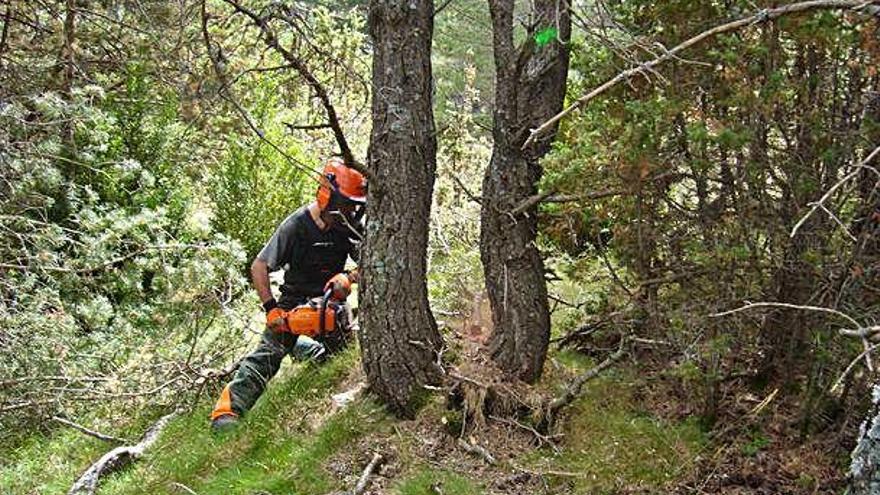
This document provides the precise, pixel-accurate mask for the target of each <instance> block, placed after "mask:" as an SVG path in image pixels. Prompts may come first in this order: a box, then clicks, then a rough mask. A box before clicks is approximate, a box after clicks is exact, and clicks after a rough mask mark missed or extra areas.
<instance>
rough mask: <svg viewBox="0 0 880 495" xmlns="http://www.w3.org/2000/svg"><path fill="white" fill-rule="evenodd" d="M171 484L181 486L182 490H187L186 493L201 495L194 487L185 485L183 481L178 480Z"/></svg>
mask: <svg viewBox="0 0 880 495" xmlns="http://www.w3.org/2000/svg"><path fill="white" fill-rule="evenodd" d="M171 486H176V487H177V488H180V489H181V490H183V491H185V492H186V493H189V495H199V494H198V493H196V491H195V490H193V489H192V488H190V487H188V486H186V485H184V484H183V483H178V482H177V481H175V482H173V483H171Z"/></svg>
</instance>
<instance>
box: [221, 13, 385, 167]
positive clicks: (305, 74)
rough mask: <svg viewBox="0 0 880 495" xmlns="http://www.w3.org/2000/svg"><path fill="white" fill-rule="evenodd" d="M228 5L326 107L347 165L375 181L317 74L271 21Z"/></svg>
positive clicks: (328, 118) (329, 120) (334, 134)
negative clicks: (351, 143)
mask: <svg viewBox="0 0 880 495" xmlns="http://www.w3.org/2000/svg"><path fill="white" fill-rule="evenodd" d="M223 1H224V2H225V3H226V4H228V5H230V6H231V7H232V8H234V9H235V11H236V12H239V13H241V14H244V15H245V16H247V17H248V18H249V19H250V20H251V22H252V23H253V24H254V26H256V27H257V28H259V29H260V33H261V34H262V36H263V41H264V42H265V43H266V46H268V47H269V48H271V49H273V50H274V51H275V52H277V53H278V54H279V55H281V57H282V58H284V60H286V61H287V62H288V63H289V64H290V65H291V66H293V68H294V69H295V70H296V71H297V73H299V75H300V77H302V78H303V79H304V80H305V81H306V84H308V86H309V88H311V89H312V91H314V92H315V95H317V97H318V99H319V100H321V105H322V106H323V107H324V111H325V112H326V113H327V120H328V122H329V124H330V128H331V129H332V130H333V136H334V137H335V138H336V143H337V144H338V145H339V149H340V152H341V154H342V158H343V160H345V164H346V165H348V166H349V167H351V168H353V169H355V170H357V171H358V172H360V173H362V174H363V175H364V176H365V177H367V178H368V179H374V178H375V177H374V176H373V174H372V173H371V171H370V170H369V169H367V168H366V167H365V166H364V165H363V164H361V163H360V162H358V161H357V160H355V158H354V154H353V153H352V151H351V147H349V145H348V140H346V139H345V133H344V132H343V130H342V125H341V124H340V122H339V117H338V116H337V114H336V108H335V107H334V106H333V103H332V102H331V101H330V95H329V93H327V89H326V88H325V87H324V85H323V84H321V81H319V80H318V78H317V77H316V76H315V74H314V73H313V72H312V71H311V69H310V68H309V66H308V65H307V64H306V63H305V61H303V60H302V59H301V58H299V57H297V56H296V55H295V54H294V53H293V52H291V51H290V50H288V49H287V48H285V47H283V46H282V45H281V42H280V41H279V39H278V37H277V36H276V34H275V31H273V30H272V28H271V26H270V25H269V19H268V18H267V17H260V16H259V15H257V13H255V12H254V11H252V10H250V9H248V8H247V7H244V6H243V5H241V4H240V3H238V2H236V1H235V0H223Z"/></svg>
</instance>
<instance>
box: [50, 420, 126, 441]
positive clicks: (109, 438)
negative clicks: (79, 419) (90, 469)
mask: <svg viewBox="0 0 880 495" xmlns="http://www.w3.org/2000/svg"><path fill="white" fill-rule="evenodd" d="M52 420H53V421H57V422H59V423H61V424H63V425H65V426H69V427H71V428H73V429H74V430H77V431H80V432H82V433H85V434H86V435H88V436H90V437H95V438H97V439H98V440H104V441H105V442H116V443H127V442H128V440H126V439H124V438H119V437H114V436H111V435H105V434H103V433H101V432H99V431H95V430H90V429H88V428H86V427H85V426H82V425H80V424H77V423H74V422H73V421H69V420H66V419H64V418H61V417H58V416H52Z"/></svg>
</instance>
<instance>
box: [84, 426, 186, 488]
mask: <svg viewBox="0 0 880 495" xmlns="http://www.w3.org/2000/svg"><path fill="white" fill-rule="evenodd" d="M177 414H178V411H174V412H172V413H170V414H166V415H165V416H162V417H161V418H159V420H158V421H156V422H155V423H153V426H150V427H149V428H148V429H147V431H146V433H144V438H143V439H142V440H141V441H140V442H138V443H137V444H135V445H129V446H123V447H116V448H115V449H113V450H111V451H110V452H107V453H106V454H104V455H103V456H101V458H100V459H98V460H97V461H96V462H95V463H94V464H92V465H91V466H89V468H88V469H86V471H85V472H84V473H83V474H82V476H80V477H79V479H78V480H76V483H74V484H73V486H72V487H71V488H70V491H68V492H67V495H81V494H85V495H93V494H94V493H95V490H97V489H98V482H99V481H100V480H101V476H103V475H105V474H108V473H112V472H114V471H117V470H119V469H121V468H123V467H125V466H127V465H128V464H130V463H132V462H134V461H136V460H138V459H139V458H140V457H141V456H143V454H144V452H145V451H146V450H147V449H148V448H150V447H151V446H152V445H153V444H154V443H155V442H156V439H157V438H159V434H160V433H162V430H163V429H164V428H165V427H166V426H168V423H169V422H170V421H171V420H172V419H174V417H175V416H177Z"/></svg>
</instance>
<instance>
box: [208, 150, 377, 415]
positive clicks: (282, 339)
mask: <svg viewBox="0 0 880 495" xmlns="http://www.w3.org/2000/svg"><path fill="white" fill-rule="evenodd" d="M319 181H320V185H319V186H318V191H317V197H316V200H315V201H313V202H312V203H310V204H308V205H306V206H303V207H301V208H300V209H298V210H297V211H296V212H294V213H293V214H291V215H290V216H289V217H287V219H285V220H284V222H282V223H281V225H279V226H278V228H277V230H275V233H274V234H272V237H271V238H270V239H269V241H268V242H267V243H266V245H265V246H264V247H263V249H262V250H261V251H260V253H259V254H258V255H257V257H256V259H254V261H253V263H252V264H251V278H252V280H253V285H254V288H255V289H256V291H257V294H258V295H259V297H260V301H262V306H263V310H264V311H265V312H266V330H265V332H264V333H263V336H262V339H261V340H260V343H259V345H258V346H257V348H256V349H255V350H254V351H253V352H251V353H250V354H248V355H247V356H246V357H245V358H244V359H243V360H242V361H241V364H240V366H239V368H238V372H237V373H236V374H235V378H234V379H233V380H232V381H231V382H230V383H229V384H228V385H226V387H225V388H224V389H223V392H222V393H221V394H220V399H219V400H218V401H217V404H216V406H215V407H214V411H213V412H212V413H211V425H212V427H213V428H214V429H215V430H217V429H222V428H224V427H227V426H233V425H234V424H235V423H236V422H237V421H238V418H239V417H240V416H241V415H242V414H244V413H245V412H247V411H248V410H249V409H250V408H251V407H252V406H253V405H254V403H255V402H256V401H257V399H258V398H259V397H260V395H261V394H262V393H263V390H264V389H265V388H266V384H267V383H268V381H269V380H270V379H271V378H272V377H273V376H275V373H277V372H278V368H279V367H280V366H281V361H282V360H283V359H284V356H286V355H288V354H291V355H292V356H294V357H296V358H300V359H312V360H322V359H323V358H324V357H325V356H326V355H327V349H326V348H325V346H324V345H323V344H322V343H321V342H319V341H318V340H315V339H312V338H310V337H308V336H306V335H295V334H293V333H291V332H290V330H289V328H288V327H287V321H286V315H287V313H286V311H288V310H290V309H292V308H294V307H296V306H298V305H300V304H303V303H304V302H306V301H308V300H309V299H310V298H313V297H316V296H321V295H322V294H324V293H325V291H327V290H329V289H331V288H332V290H333V298H334V299H336V300H338V301H345V298H346V297H347V296H348V295H349V293H350V292H351V284H352V283H357V281H358V275H357V271H356V270H354V271H350V272H344V271H343V269H344V267H345V261H346V258H347V257H348V256H349V255H351V257H352V259H354V260H357V258H358V251H357V242H356V240H355V239H353V237H359V233H358V231H359V230H361V229H360V227H359V226H360V217H361V215H362V213H363V208H364V205H365V203H366V180H365V179H364V176H363V175H361V174H360V173H359V172H357V171H356V170H354V169H352V168H349V167H347V166H345V164H344V163H343V161H342V160H341V159H339V158H335V157H334V158H331V159H330V160H329V161H328V162H327V164H326V165H325V166H324V169H323V171H322V173H321V176H320V178H319ZM282 268H283V269H284V284H283V285H282V286H281V298H280V299H279V300H277V301H276V300H275V298H274V297H273V296H272V289H271V287H270V285H269V273H270V272H274V271H277V270H280V269H282Z"/></svg>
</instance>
